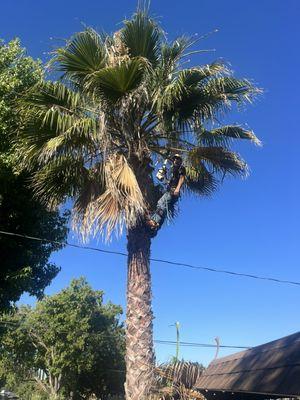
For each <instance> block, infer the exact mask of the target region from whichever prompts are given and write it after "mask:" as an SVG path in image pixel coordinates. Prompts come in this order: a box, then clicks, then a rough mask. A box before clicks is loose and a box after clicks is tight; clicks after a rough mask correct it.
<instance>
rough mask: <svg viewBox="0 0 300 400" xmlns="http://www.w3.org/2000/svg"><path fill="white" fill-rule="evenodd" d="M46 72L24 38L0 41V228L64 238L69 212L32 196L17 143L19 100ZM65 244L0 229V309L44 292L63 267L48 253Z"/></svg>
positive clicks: (59, 238) (33, 234)
mask: <svg viewBox="0 0 300 400" xmlns="http://www.w3.org/2000/svg"><path fill="white" fill-rule="evenodd" d="M42 77H43V72H42V67H41V64H40V62H39V61H35V60H33V59H32V58H31V57H28V56H27V55H26V53H25V50H24V49H22V48H21V46H20V42H19V40H17V39H16V40H13V41H11V42H9V43H8V44H5V43H4V42H0V182H1V184H0V230H2V231H9V232H15V233H21V234H27V235H32V236H38V237H45V238H48V239H50V240H56V241H64V239H65V237H66V234H67V228H66V222H67V214H65V215H63V216H60V215H59V213H58V212H56V211H55V212H53V211H52V212H49V211H48V210H47V209H46V207H45V206H43V205H41V204H40V202H39V201H38V199H37V198H34V197H33V190H32V188H31V187H30V184H29V175H28V173H27V172H25V171H22V169H21V168H20V165H19V162H18V160H17V159H18V157H17V150H16V148H15V140H16V135H17V132H18V131H19V129H20V121H21V118H20V114H19V113H16V111H15V105H16V100H17V99H18V98H19V97H20V96H21V94H22V93H24V92H25V91H26V90H28V89H29V88H31V87H32V86H33V85H35V84H37V82H40V81H41V80H42ZM61 247H62V246H61V245H58V244H49V243H43V242H34V241H30V240H25V239H21V238H16V237H8V236H4V235H0V252H1V270H0V310H4V309H8V308H9V307H10V306H11V304H12V303H13V302H15V301H17V300H18V299H19V297H20V296H21V294H22V293H23V292H29V293H30V294H31V295H36V296H38V297H40V296H41V295H42V293H43V290H44V288H45V287H46V286H47V285H49V283H50V282H51V280H52V279H53V278H54V277H55V276H56V274H57V273H58V271H59V268H58V267H57V266H55V265H54V264H52V263H49V262H48V259H49V256H50V254H51V253H52V251H55V250H58V249H60V248H61Z"/></svg>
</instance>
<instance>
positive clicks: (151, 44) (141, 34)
mask: <svg viewBox="0 0 300 400" xmlns="http://www.w3.org/2000/svg"><path fill="white" fill-rule="evenodd" d="M124 24H125V26H124V28H123V29H122V30H121V38H122V41H123V43H124V45H125V46H126V48H127V49H128V52H129V55H130V56H131V57H143V58H146V59H147V60H149V62H150V63H151V64H153V65H155V64H157V62H158V59H159V55H160V46H161V36H162V32H161V29H160V28H159V27H158V25H157V24H156V23H155V21H154V20H153V19H152V18H150V17H149V15H148V14H147V11H143V10H138V12H137V13H136V14H135V15H134V16H133V18H132V19H131V20H126V21H124Z"/></svg>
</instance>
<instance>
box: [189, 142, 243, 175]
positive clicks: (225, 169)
mask: <svg viewBox="0 0 300 400" xmlns="http://www.w3.org/2000/svg"><path fill="white" fill-rule="evenodd" d="M188 160H189V162H190V163H191V164H192V165H197V164H199V163H200V162H202V163H204V164H205V165H206V166H207V168H208V171H210V172H211V173H221V174H223V175H225V174H229V175H244V176H245V175H247V173H248V169H247V164H246V163H245V161H244V160H242V159H241V158H240V157H239V155H238V154H237V153H235V152H232V151H230V150H228V149H225V148H223V147H218V146H216V147H195V148H193V149H192V150H191V151H190V152H189V153H188Z"/></svg>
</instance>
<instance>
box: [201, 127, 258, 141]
mask: <svg viewBox="0 0 300 400" xmlns="http://www.w3.org/2000/svg"><path fill="white" fill-rule="evenodd" d="M196 134H197V139H198V143H199V145H206V146H228V145H229V144H230V141H231V140H232V139H246V140H250V141H251V142H253V143H254V144H256V145H257V146H261V141H260V140H259V139H258V138H257V137H256V136H255V134H254V132H253V131H251V130H249V129H244V128H242V127H241V126H238V125H225V126H221V127H219V128H216V129H212V130H206V129H199V130H198V131H197V130H196Z"/></svg>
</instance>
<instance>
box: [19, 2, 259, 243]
mask: <svg viewBox="0 0 300 400" xmlns="http://www.w3.org/2000/svg"><path fill="white" fill-rule="evenodd" d="M194 45H195V41H194V40H193V39H191V38H188V37H185V36H183V37H179V38H177V39H176V40H174V41H172V42H169V41H168V40H167V39H166V37H165V35H164V33H163V31H162V29H161V27H160V26H159V25H158V24H157V22H156V21H155V20H154V19H152V18H151V17H150V16H149V15H148V13H147V11H145V10H143V9H139V10H138V11H137V12H136V14H134V15H133V17H132V18H131V19H130V20H126V21H124V26H123V27H122V28H121V29H120V30H119V31H117V32H116V33H115V34H114V35H106V34H99V33H97V32H96V31H95V30H93V29H90V28H87V29H86V30H84V31H83V32H79V33H77V34H75V35H74V36H73V37H71V38H70V40H69V41H68V42H67V43H66V46H65V47H62V48H59V49H57V50H56V52H55V55H54V58H53V59H52V65H53V66H54V67H55V68H56V69H57V70H58V71H61V73H62V80H61V81H60V82H44V83H42V84H38V85H37V86H36V87H35V88H33V90H32V91H31V92H30V93H28V94H27V95H26V96H25V97H24V98H23V100H22V102H21V105H20V108H21V109H22V110H25V113H26V117H25V118H24V129H23V131H22V135H21V136H20V143H19V146H20V149H21V151H22V154H23V156H24V157H23V161H24V164H25V165H26V166H27V168H29V169H30V168H37V169H38V170H37V172H36V173H34V176H33V182H34V187H35V190H36V193H37V194H38V195H39V196H40V198H41V199H42V200H43V201H44V202H45V203H46V204H47V205H50V206H52V207H56V206H57V205H58V204H61V203H62V202H64V201H65V200H66V199H67V198H71V199H72V200H73V201H74V217H75V223H76V224H75V225H76V226H80V228H81V230H82V232H83V233H84V234H88V233H90V232H93V229H94V230H95V231H102V232H103V231H105V230H106V233H107V234H108V236H109V235H110V233H111V231H112V230H113V229H114V228H117V227H120V226H122V225H123V224H124V223H125V224H126V226H127V227H128V228H132V227H134V226H135V225H136V223H137V221H138V220H139V219H140V218H141V217H143V215H144V214H145V212H149V211H150V212H151V211H152V210H153V208H154V207H155V204H156V201H157V199H158V197H159V196H160V195H161V187H160V186H159V185H158V182H157V181H155V174H154V170H155V169H154V165H155V163H156V161H157V160H159V159H161V157H170V155H172V153H174V152H175V153H178V152H179V153H181V154H182V155H183V157H184V162H185V164H186V166H187V185H186V187H187V191H191V192H192V193H194V194H198V195H209V194H211V193H212V192H213V191H215V190H216V189H217V188H218V186H219V184H220V183H221V182H222V181H223V178H224V176H227V175H242V176H243V175H245V174H246V173H247V165H246V163H245V161H244V160H243V159H242V158H241V157H240V156H239V154H238V153H236V152H234V151H233V150H232V143H233V141H234V140H236V139H241V140H243V139H245V140H250V141H252V142H254V143H256V144H259V143H260V142H259V140H258V139H257V138H256V136H255V135H254V133H253V132H252V131H251V130H250V129H246V128H243V127H242V126H238V125H225V126H223V125H222V124H221V122H220V121H222V120H223V119H224V117H225V116H226V114H227V113H228V112H229V111H230V110H231V108H232V106H234V105H237V106H238V107H242V106H243V105H245V104H247V103H251V102H252V100H253V99H254V98H255V96H256V95H257V94H259V92H260V90H259V89H258V88H257V87H255V85H254V84H253V83H251V82H250V81H249V80H247V79H244V78H235V77H234V76H233V75H232V72H231V71H230V70H229V69H228V67H227V66H226V64H224V63H223V62H221V61H216V62H213V63H211V64H207V65H202V66H191V67H185V66H186V62H185V61H186V57H187V56H189V55H190V54H194V53H197V50H195V51H194V50H193V46H194Z"/></svg>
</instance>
